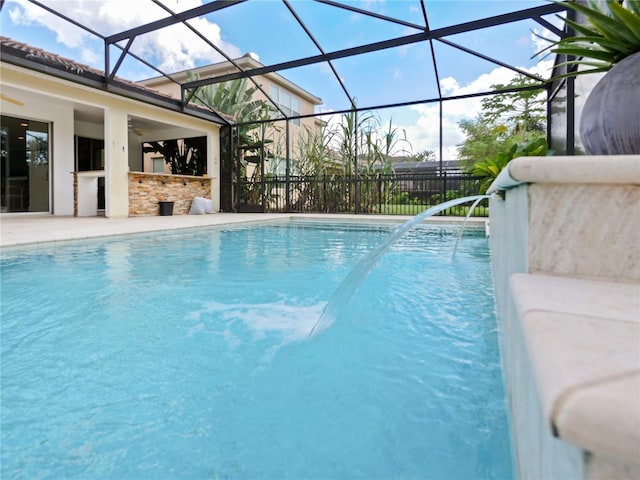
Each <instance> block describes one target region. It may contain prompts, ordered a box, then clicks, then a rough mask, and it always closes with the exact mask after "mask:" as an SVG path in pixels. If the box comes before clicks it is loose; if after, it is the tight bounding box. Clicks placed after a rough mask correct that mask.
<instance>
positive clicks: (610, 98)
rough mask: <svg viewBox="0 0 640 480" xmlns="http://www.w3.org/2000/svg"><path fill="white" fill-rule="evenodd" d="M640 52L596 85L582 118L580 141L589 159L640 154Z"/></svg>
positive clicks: (625, 60)
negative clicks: (600, 156) (591, 157)
mask: <svg viewBox="0 0 640 480" xmlns="http://www.w3.org/2000/svg"><path fill="white" fill-rule="evenodd" d="M638 112H640V52H638V53H634V54H633V55H631V56H629V57H627V58H625V59H624V60H622V61H621V62H620V63H618V64H617V65H616V66H614V67H613V68H612V69H611V70H609V71H608V72H607V73H606V74H605V76H604V77H602V78H601V79H600V81H599V82H598V83H597V84H596V86H595V88H594V89H593V90H592V91H591V93H590V94H589V97H588V98H587V100H586V102H585V104H584V109H583V110H582V115H581V117H580V140H581V141H582V144H583V145H584V148H585V149H586V151H587V153H588V154H590V155H625V154H639V153H640V113H638Z"/></svg>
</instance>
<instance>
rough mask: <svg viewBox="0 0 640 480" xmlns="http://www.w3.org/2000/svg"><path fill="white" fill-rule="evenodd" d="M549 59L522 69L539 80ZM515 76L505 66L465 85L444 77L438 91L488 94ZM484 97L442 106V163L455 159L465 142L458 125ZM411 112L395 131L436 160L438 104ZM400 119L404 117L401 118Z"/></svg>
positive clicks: (546, 73) (475, 110) (546, 72)
mask: <svg viewBox="0 0 640 480" xmlns="http://www.w3.org/2000/svg"><path fill="white" fill-rule="evenodd" d="M552 66H553V61H552V60H545V61H543V62H540V63H538V64H537V65H536V66H534V67H532V68H521V70H524V71H527V72H529V73H532V74H536V75H539V76H541V77H548V76H549V72H550V69H551V67H552ZM515 75H516V73H515V72H513V71H512V70H509V69H507V68H504V67H499V68H495V69H494V70H492V71H490V72H488V73H484V74H482V75H480V76H479V77H477V78H475V79H474V80H472V81H471V82H469V83H467V84H463V85H461V84H460V83H459V82H458V81H457V80H456V79H455V78H453V77H446V78H443V79H442V80H440V88H441V89H442V93H443V95H444V96H447V97H451V96H459V95H470V94H474V93H480V92H487V91H490V90H491V85H496V84H506V83H508V82H509V81H510V80H511V79H512V78H513V77H515ZM482 98H483V97H475V98H466V99H461V100H450V101H445V102H444V103H443V116H442V132H443V133H442V150H443V153H442V156H443V160H454V159H455V158H457V154H458V147H457V145H459V144H461V143H462V142H463V141H464V139H465V136H464V133H463V132H462V130H461V129H460V127H459V126H458V123H459V122H460V121H461V120H463V119H473V118H475V117H476V116H477V115H478V114H479V113H480V111H481V102H482ZM409 109H410V110H411V112H412V113H413V115H412V119H411V121H410V123H409V120H407V119H406V118H403V119H402V120H401V121H400V122H399V123H398V124H397V126H398V128H401V129H404V130H405V131H406V132H407V137H408V139H409V141H410V142H411V145H412V146H413V151H414V152H420V151H422V150H432V151H434V152H436V157H437V158H438V159H439V153H440V152H439V146H438V145H439V141H440V139H439V135H440V134H439V123H440V120H439V115H440V107H439V105H438V104H437V103H430V104H422V105H414V106H411V107H409ZM403 117H406V115H405V116H403Z"/></svg>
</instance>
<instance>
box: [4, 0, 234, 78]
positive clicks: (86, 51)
mask: <svg viewBox="0 0 640 480" xmlns="http://www.w3.org/2000/svg"><path fill="white" fill-rule="evenodd" d="M166 4H167V6H168V7H169V8H170V9H172V10H173V11H184V10H189V9H191V8H194V7H197V6H199V5H201V4H202V1H201V0H171V1H167V2H166ZM96 5H97V3H96V2H95V1H93V0H67V1H65V2H59V3H56V8H57V9H58V10H59V11H60V13H62V14H64V15H66V16H69V17H70V18H72V19H74V20H76V21H78V22H79V23H81V24H83V25H85V26H87V27H88V28H90V29H92V30H94V31H96V32H99V33H101V34H103V35H110V34H113V33H116V32H121V31H124V30H127V29H129V28H133V27H136V26H139V25H144V24H146V23H149V22H152V21H154V20H158V19H160V18H164V17H167V16H168V15H169V13H167V12H166V11H164V10H163V9H162V8H160V7H158V6H157V5H155V4H153V3H151V2H139V1H135V0H103V1H102V2H100V3H99V4H98V5H99V8H97V9H96ZM9 16H10V19H11V21H12V22H13V23H14V24H17V25H30V26H35V25H39V26H43V27H46V28H47V29H49V30H51V31H52V32H54V33H55V35H56V41H57V42H58V43H61V44H63V45H65V46H66V47H68V48H71V49H78V50H79V52H80V57H81V59H82V61H83V62H86V63H89V64H90V65H93V66H95V67H97V68H103V66H104V65H103V63H102V62H103V60H102V58H103V57H102V55H103V53H102V50H101V46H96V47H95V48H93V49H92V48H91V43H90V40H91V39H93V38H95V37H93V35H91V34H90V33H89V32H86V31H84V30H82V29H80V28H78V27H75V26H73V25H71V24H70V23H68V22H66V21H65V20H63V19H61V18H59V17H57V16H55V15H52V14H50V13H48V12H47V11H45V10H43V9H41V8H39V7H37V6H36V5H34V4H31V3H28V2H26V0H16V6H15V7H14V8H12V9H11V10H10V12H9ZM189 23H190V24H191V25H193V27H194V28H195V29H196V30H198V31H200V32H201V33H202V35H203V36H204V37H205V38H207V39H208V40H209V41H210V42H212V43H213V44H215V45H216V46H218V47H219V48H221V49H222V50H223V51H225V53H227V54H228V55H229V56H231V57H236V58H237V57H239V56H240V55H241V51H240V49H239V48H238V47H236V46H234V45H232V44H230V43H227V42H225V41H224V40H223V38H222V32H221V30H220V27H219V26H218V25H217V24H215V23H212V22H210V21H208V20H207V19H205V18H194V19H192V20H189ZM96 45H97V44H96ZM131 49H132V51H133V52H134V53H136V54H138V55H139V56H141V57H142V58H144V59H146V60H148V61H150V62H151V63H156V64H157V66H158V68H160V69H161V70H164V71H167V72H172V71H177V70H185V69H189V68H193V67H194V66H196V65H199V64H206V63H213V62H217V61H220V60H222V59H223V58H222V57H221V56H220V55H219V54H218V53H217V52H216V51H215V50H214V49H213V48H211V47H210V46H209V45H208V44H207V43H206V42H205V41H204V40H202V39H200V38H198V37H197V36H196V35H195V34H194V33H193V32H191V31H190V30H189V29H188V28H187V27H185V26H184V25H182V24H175V25H172V26H169V27H166V28H164V29H162V30H159V31H154V32H150V33H148V34H145V35H141V36H139V37H138V38H136V39H135V40H134V42H133V45H132V48H131ZM98 50H99V51H98Z"/></svg>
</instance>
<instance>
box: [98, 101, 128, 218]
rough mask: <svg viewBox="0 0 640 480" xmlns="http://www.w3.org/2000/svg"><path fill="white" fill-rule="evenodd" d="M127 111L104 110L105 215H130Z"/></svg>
mask: <svg viewBox="0 0 640 480" xmlns="http://www.w3.org/2000/svg"><path fill="white" fill-rule="evenodd" d="M128 134H129V132H128V127H127V112H126V111H125V110H123V109H121V108H119V107H118V106H112V107H109V108H108V109H106V110H105V114H104V138H105V142H104V153H105V166H104V170H105V216H106V217H109V218H118V217H128V216H129V179H128V175H127V173H128V171H129V142H128Z"/></svg>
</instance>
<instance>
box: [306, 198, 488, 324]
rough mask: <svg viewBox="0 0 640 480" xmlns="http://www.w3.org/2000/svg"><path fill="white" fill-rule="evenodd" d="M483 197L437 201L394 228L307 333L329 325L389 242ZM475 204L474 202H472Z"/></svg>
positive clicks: (343, 285) (358, 267)
mask: <svg viewBox="0 0 640 480" xmlns="http://www.w3.org/2000/svg"><path fill="white" fill-rule="evenodd" d="M485 198H489V195H471V196H468V197H463V198H456V199H454V200H449V201H447V202H443V203H439V204H438V205H436V206H434V207H431V208H429V209H427V210H425V211H424V212H422V213H419V214H418V215H416V216H415V217H413V218H411V219H409V220H407V221H406V222H405V223H403V224H402V225H400V226H399V227H398V228H397V229H395V230H394V231H393V232H392V233H391V234H390V235H389V236H388V237H387V238H386V239H385V241H384V242H382V244H380V245H379V246H378V247H376V248H375V249H373V250H372V251H370V252H369V253H368V254H367V255H365V256H364V257H362V259H360V261H359V262H358V263H357V264H356V266H355V267H354V268H353V270H351V272H350V273H349V275H347V277H346V278H345V279H344V280H343V281H342V283H341V284H340V286H339V287H338V289H337V290H336V291H335V293H334V294H333V296H332V297H331V298H330V299H329V301H328V302H327V304H326V305H325V307H324V309H323V310H322V314H321V315H320V318H318V321H317V322H316V324H315V325H314V326H313V328H312V329H311V331H310V332H309V335H310V336H312V335H314V334H316V333H318V332H321V331H323V330H325V329H326V328H328V327H329V326H331V324H332V323H333V322H334V321H335V319H336V318H337V316H338V312H339V311H340V309H341V308H342V307H344V306H346V305H347V304H348V303H349V302H350V301H351V298H352V297H353V295H354V294H355V293H356V292H357V290H358V288H359V287H360V285H361V284H362V281H363V280H364V279H365V278H366V276H367V275H368V274H369V272H370V271H371V270H372V269H373V267H374V266H375V265H376V263H377V262H378V260H380V258H382V256H383V255H384V254H385V253H386V252H387V250H388V249H389V247H390V246H391V244H393V242H395V241H396V240H397V239H398V238H400V237H401V236H402V235H403V234H404V233H406V232H407V231H408V230H410V229H411V228H413V227H414V226H415V225H417V224H419V223H421V222H422V221H423V220H424V219H425V218H428V217H431V216H433V215H435V214H437V213H440V212H442V211H443V210H446V209H447V208H451V207H455V206H456V205H462V204H464V203H468V202H472V201H476V204H477V203H478V202H479V201H480V200H483V199H485ZM474 206H475V204H474Z"/></svg>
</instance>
